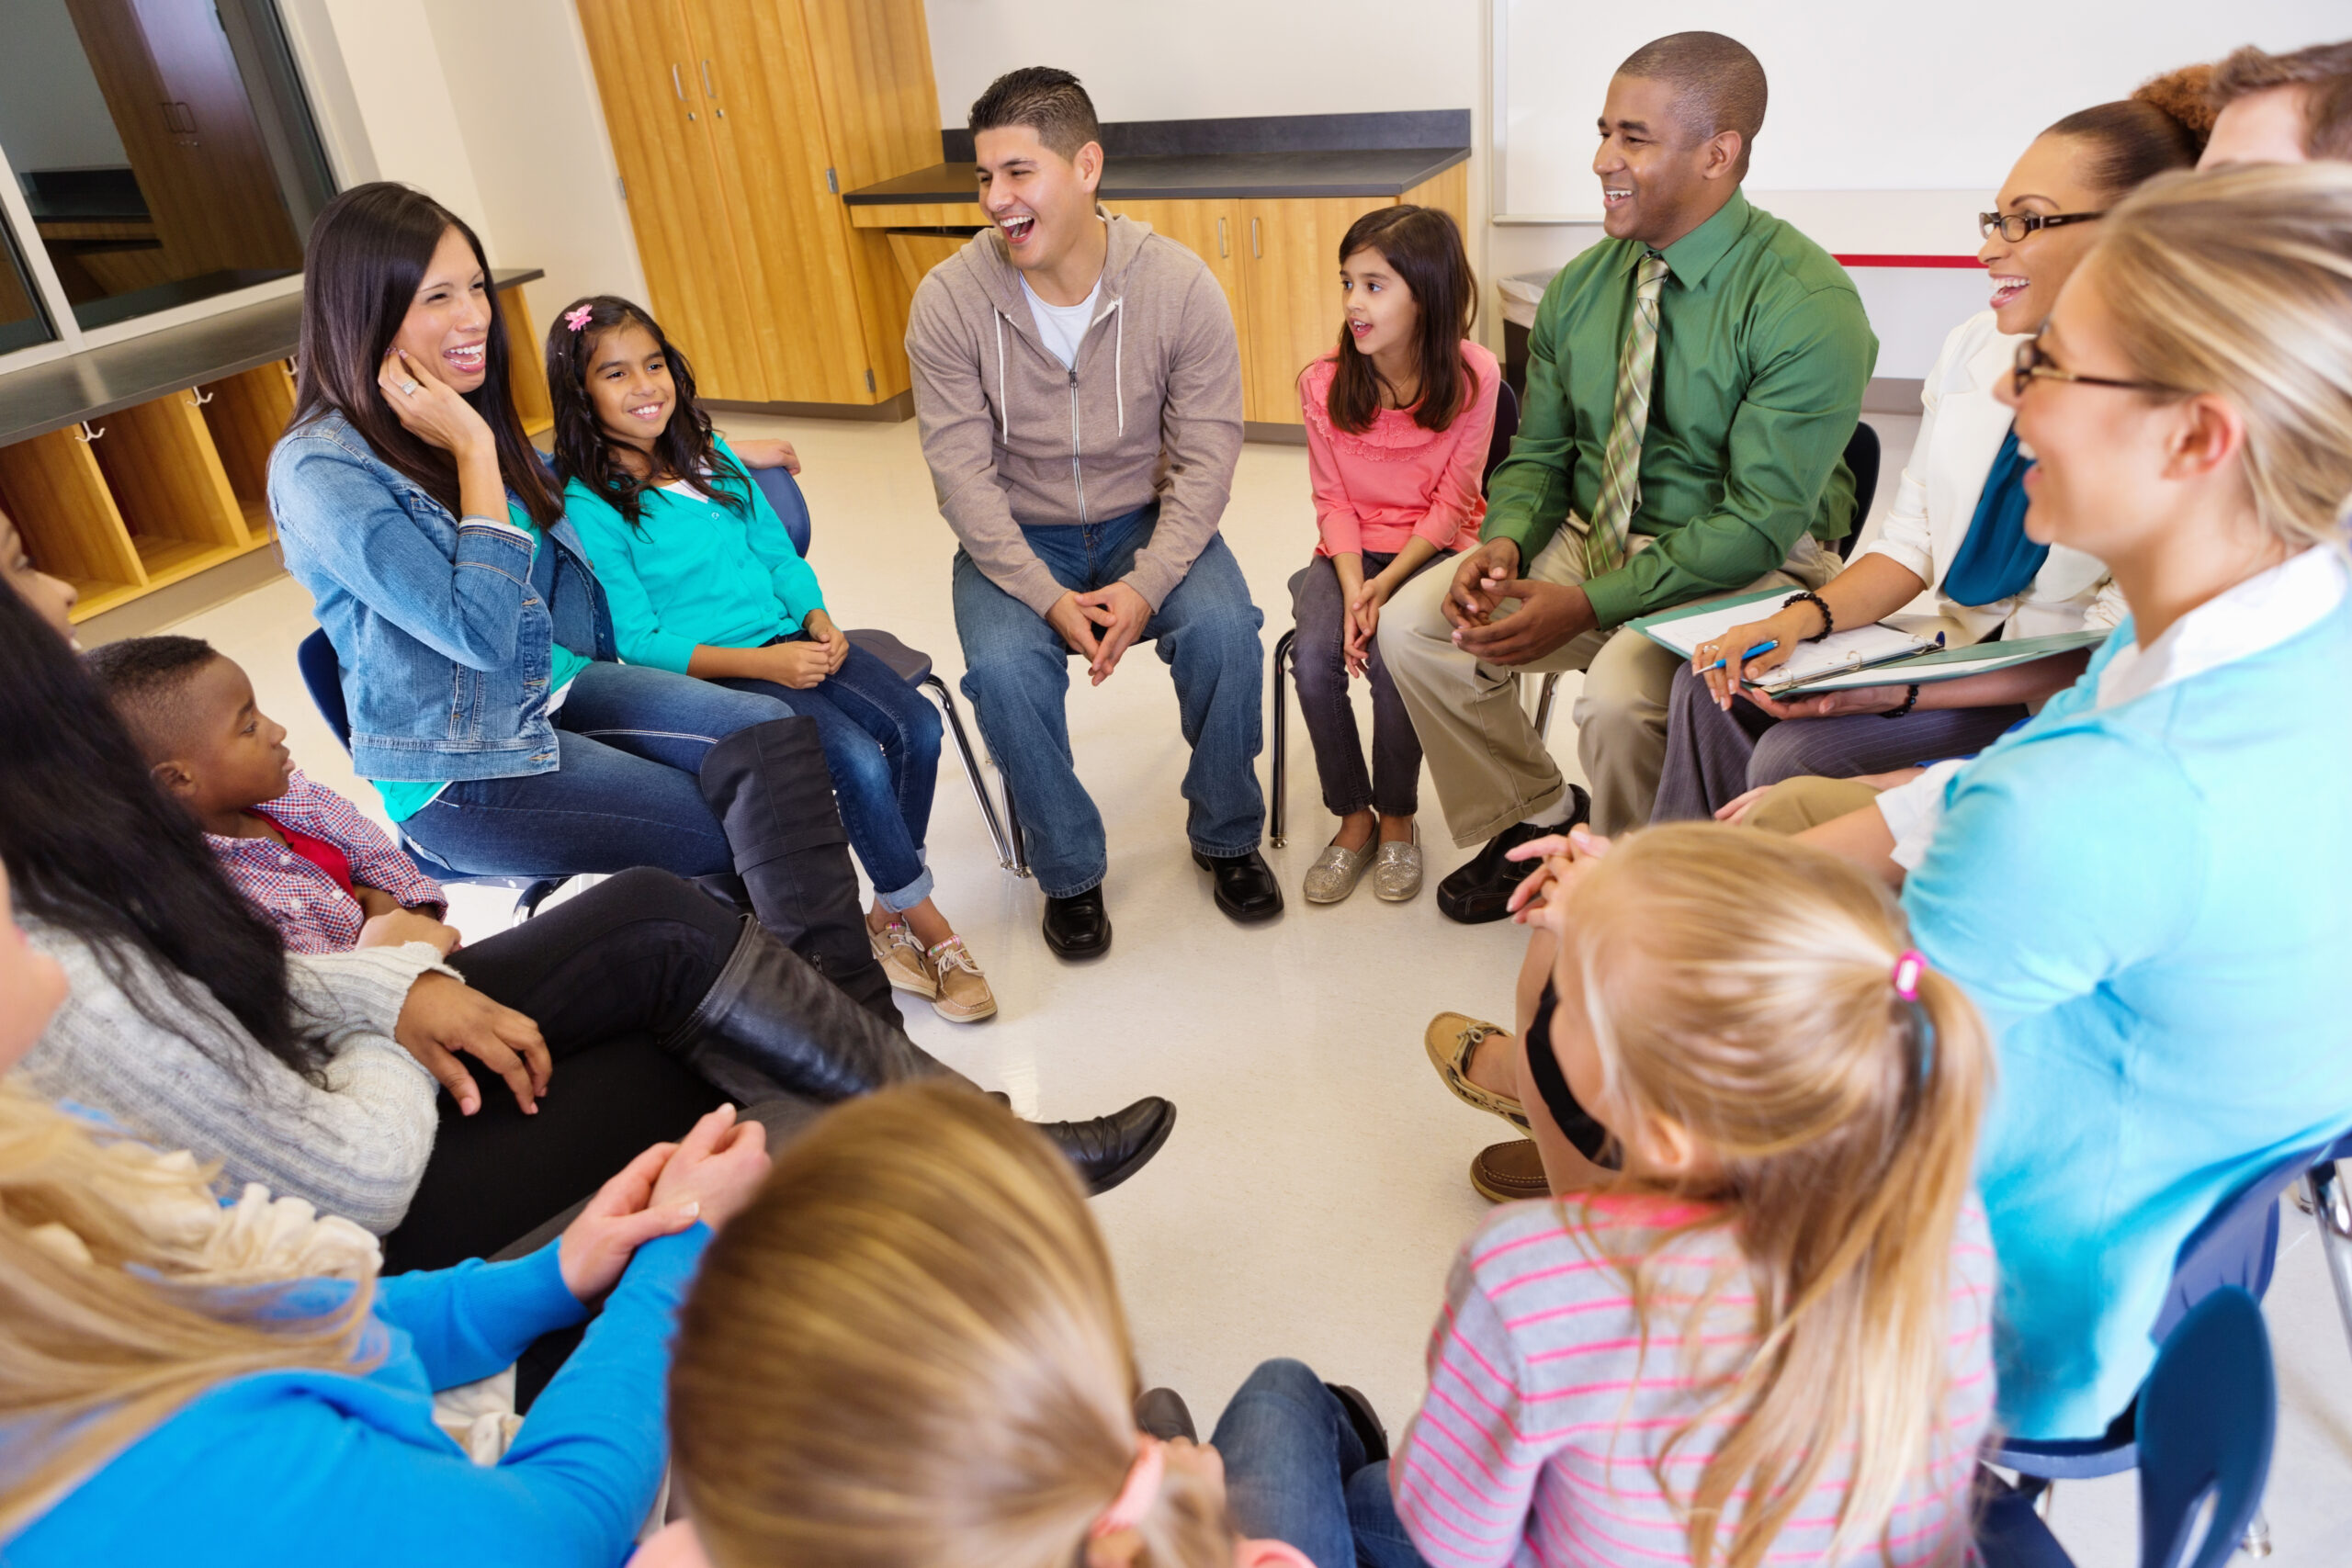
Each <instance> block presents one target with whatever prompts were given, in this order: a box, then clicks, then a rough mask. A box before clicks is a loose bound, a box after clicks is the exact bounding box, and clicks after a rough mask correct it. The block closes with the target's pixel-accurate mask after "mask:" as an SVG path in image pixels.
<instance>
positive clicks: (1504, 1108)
mask: <svg viewBox="0 0 2352 1568" xmlns="http://www.w3.org/2000/svg"><path fill="white" fill-rule="evenodd" d="M1508 1033H1510V1031H1509V1030H1507V1029H1505V1028H1504V1027H1503V1026H1502V1025H1501V1024H1499V1023H1483V1022H1481V1021H1478V1020H1477V1019H1475V1018H1465V1017H1464V1016H1463V1015H1462V1014H1461V1013H1458V1012H1442V1013H1440V1014H1438V1015H1437V1016H1436V1017H1435V1018H1433V1019H1431V1020H1430V1026H1429V1028H1428V1029H1427V1030H1426V1031H1425V1032H1423V1033H1422V1035H1421V1043H1422V1045H1423V1046H1424V1047H1425V1048H1426V1049H1427V1050H1428V1052H1429V1054H1430V1066H1434V1067H1435V1068H1437V1076H1438V1077H1440V1078H1442V1080H1444V1083H1445V1087H1446V1088H1447V1089H1451V1090H1452V1091H1453V1097H1454V1098H1455V1099H1456V1100H1460V1101H1462V1103H1463V1104H1464V1105H1468V1106H1472V1107H1475V1108H1476V1109H1477V1110H1480V1111H1487V1112H1489V1113H1490V1114H1493V1115H1496V1116H1499V1117H1501V1118H1502V1119H1503V1120H1504V1121H1506V1122H1510V1124H1511V1125H1512V1126H1514V1127H1516V1128H1518V1129H1519V1130H1520V1131H1521V1132H1522V1133H1524V1132H1526V1131H1527V1112H1526V1111H1524V1110H1523V1109H1521V1106H1520V1103H1519V1101H1518V1100H1513V1099H1512V1098H1511V1097H1510V1096H1509V1095H1507V1094H1496V1093H1494V1092H1492V1091H1491V1090H1488V1089H1480V1088H1479V1087H1478V1086H1477V1085H1476V1084H1474V1083H1472V1082H1471V1081H1470V1058H1471V1056H1472V1055H1475V1054H1476V1051H1477V1049H1478V1044H1479V1042H1481V1041H1483V1040H1485V1039H1486V1038H1487V1036H1488V1035H1490V1034H1508Z"/></svg>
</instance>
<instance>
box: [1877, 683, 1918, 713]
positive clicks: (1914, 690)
mask: <svg viewBox="0 0 2352 1568" xmlns="http://www.w3.org/2000/svg"><path fill="white" fill-rule="evenodd" d="M1918 700H1919V683H1918V682H1917V681H1914V682H1911V690H1910V692H1909V693H1908V694H1905V697H1904V699H1903V705H1902V706H1901V707H1899V708H1889V709H1887V710H1886V711H1885V712H1884V713H1883V714H1881V715H1879V717H1881V718H1901V717H1902V716H1904V715H1905V714H1906V713H1909V712H1910V711H1911V705H1912V704H1914V703H1916V702H1917V701H1918Z"/></svg>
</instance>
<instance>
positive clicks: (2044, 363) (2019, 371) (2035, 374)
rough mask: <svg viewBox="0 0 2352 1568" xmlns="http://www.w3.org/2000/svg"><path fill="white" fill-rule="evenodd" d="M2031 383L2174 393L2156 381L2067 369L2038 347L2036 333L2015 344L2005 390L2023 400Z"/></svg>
mask: <svg viewBox="0 0 2352 1568" xmlns="http://www.w3.org/2000/svg"><path fill="white" fill-rule="evenodd" d="M2035 381H2073V382H2075V383H2077V384H2078V385H2081V386H2085V387H2120V388H2122V389H2125V390H2127V391H2133V392H2170V391H2174V390H2177V389H2175V388H2172V387H2167V386H2165V385H2163V384H2162V383H2160V382H2156V381H2119V380H2117V379H2115V378H2113V377H2111V376H2085V375H2083V374H2081V373H2080V372H2078V371H2074V370H2069V369H2067V368H2065V367H2064V366H2062V365H2060V364H2059V363H2058V362H2057V361H2056V360H2054V359H2052V358H2051V357H2050V351H2049V350H2047V349H2045V348H2043V347H2042V346H2041V333H2034V334H2033V335H2032V336H2031V337H2030V338H2028V339H2026V340H2025V341H2024V342H2023V343H2021V344H2018V358H2017V367H2016V368H2015V369H2014V370H2012V371H2011V372H2010V375H2009V391H2010V393H2011V395H2012V396H2015V397H2018V398H2023V397H2024V396H2025V389H2026V388H2027V387H2028V386H2029V385H2030V384H2031V383H2033V382H2035Z"/></svg>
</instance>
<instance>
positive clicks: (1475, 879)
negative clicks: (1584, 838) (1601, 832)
mask: <svg viewBox="0 0 2352 1568" xmlns="http://www.w3.org/2000/svg"><path fill="white" fill-rule="evenodd" d="M1568 788H1569V789H1570V790H1572V791H1574V792H1575V794H1576V803H1575V805H1574V806H1572V807H1570V808H1569V810H1568V819H1567V820H1566V822H1561V823H1556V824H1554V825H1552V826H1549V827H1544V828H1539V827H1537V826H1535V824H1533V823H1532V822H1514V823H1512V824H1511V825H1510V827H1508V828H1506V829H1503V830H1502V831H1501V832H1499V833H1498V834H1496V835H1495V836H1494V837H1493V838H1491V839H1489V840H1487V847H1486V848H1485V849H1483V850H1480V851H1479V852H1477V853H1476V854H1475V855H1473V856H1471V857H1470V861H1469V863H1468V864H1466V865H1464V866H1462V867H1461V868H1460V869H1458V870H1456V871H1455V872H1454V873H1453V874H1452V875H1451V876H1448V877H1447V878H1446V879H1445V880H1444V881H1443V882H1441V883H1439V884H1438V885H1437V907H1438V908H1439V909H1440V910H1441V911H1442V913H1443V914H1444V916H1445V918H1446V919H1449V920H1460V921H1461V922H1462V923H1463V924H1464V925H1465V926H1478V925H1484V924H1486V923H1487V921H1488V920H1499V919H1502V918H1503V917H1504V916H1505V915H1508V914H1510V892H1511V889H1512V888H1514V887H1516V886H1519V885H1520V884H1521V882H1524V881H1525V880H1527V874H1528V873H1529V872H1531V871H1533V870H1534V869H1535V867H1534V866H1533V865H1532V864H1530V863H1527V862H1525V861H1516V860H1505V859H1504V858H1503V857H1504V856H1505V855H1506V854H1508V853H1510V852H1511V851H1512V850H1515V849H1517V848H1519V846H1520V845H1521V844H1524V843H1528V842H1531V841H1532V840H1536V839H1540V838H1543V837H1544V835H1545V834H1547V833H1565V832H1566V831H1567V830H1568V829H1571V828H1573V827H1575V826H1576V825H1577V823H1579V822H1582V821H1584V820H1585V819H1586V818H1589V817H1590V816H1591V815H1592V796H1590V795H1587V794H1585V792H1584V790H1583V788H1582V787H1581V786H1579V785H1577V784H1570V785H1569V786H1568Z"/></svg>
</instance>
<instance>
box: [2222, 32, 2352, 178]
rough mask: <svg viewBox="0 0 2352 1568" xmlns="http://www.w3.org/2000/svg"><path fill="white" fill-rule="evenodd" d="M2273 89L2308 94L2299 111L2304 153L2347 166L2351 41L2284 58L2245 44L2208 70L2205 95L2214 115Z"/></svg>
mask: <svg viewBox="0 0 2352 1568" xmlns="http://www.w3.org/2000/svg"><path fill="white" fill-rule="evenodd" d="M2273 87H2307V88H2309V89H2310V93H2309V94H2308V96H2306V98H2305V100H2304V106H2303V151H2304V152H2308V153H2310V154H2311V155H2312V157H2314V158H2333V159H2335V160H2338V161H2352V39H2346V41H2345V42H2343V43H2315V44H2312V46H2311V47H2310V48H2308V49H2299V50H2296V51H2293V52H2291V53H2289V54H2269V53H2266V52H2265V51H2262V50H2258V49H2256V48H2255V47H2254V46H2253V45H2252V44H2248V45H2246V46H2245V48H2244V49H2241V50H2239V51H2237V52H2236V53H2234V54H2233V55H2231V56H2230V57H2229V58H2228V59H2226V60H2224V61H2222V62H2221V63H2220V64H2218V65H2216V66H2214V67H2213V75H2212V80H2211V82H2210V83H2209V84H2208V85H2207V86H2206V89H2205V91H2206V96H2207V97H2208V98H2209V99H2210V100H2211V103H2212V105H2213V108H2214V110H2215V112H2216V113H2218V112H2220V111H2221V110H2222V109H2224V108H2227V107H2229V106H2230V105H2231V104H2233V103H2235V102H2236V101H2237V100H2238V99H2240V98H2243V97H2247V96H2252V95H2253V94H2256V93H2267V92H2268V91H2270V90H2271V89H2272V88H2273Z"/></svg>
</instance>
